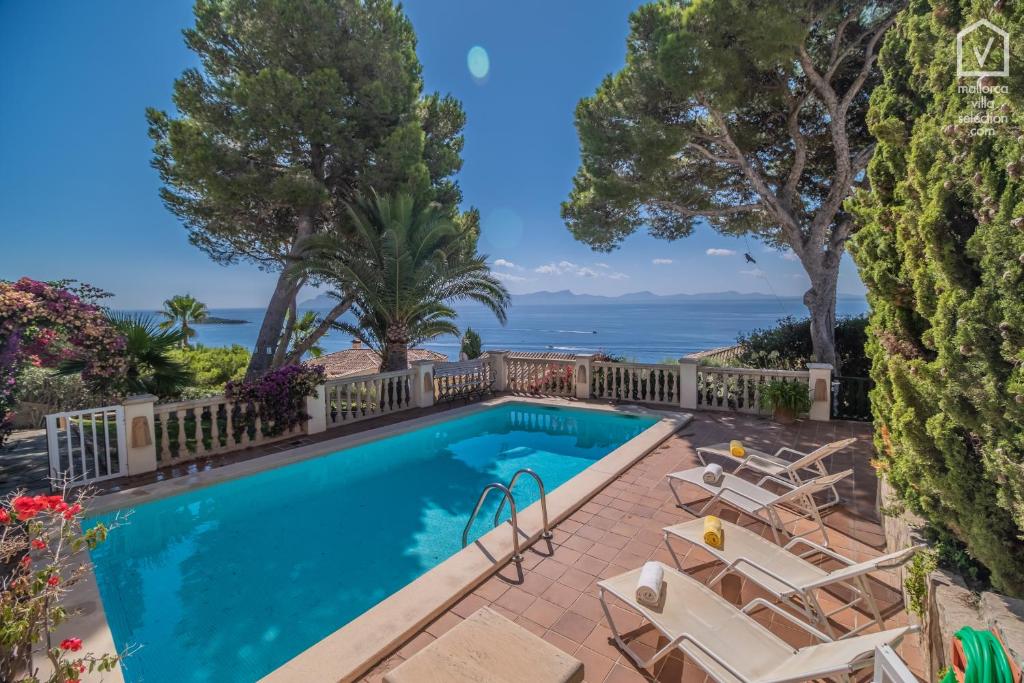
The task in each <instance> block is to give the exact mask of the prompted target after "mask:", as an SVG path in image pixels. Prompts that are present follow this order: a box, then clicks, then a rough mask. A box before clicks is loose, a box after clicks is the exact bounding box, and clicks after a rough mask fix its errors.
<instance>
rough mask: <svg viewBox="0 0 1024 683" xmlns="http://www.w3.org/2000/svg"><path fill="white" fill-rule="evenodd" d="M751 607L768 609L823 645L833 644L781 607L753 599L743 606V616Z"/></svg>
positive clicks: (762, 599)
mask: <svg viewBox="0 0 1024 683" xmlns="http://www.w3.org/2000/svg"><path fill="white" fill-rule="evenodd" d="M753 607H764V608H766V609H770V610H771V611H773V612H775V613H776V614H778V615H781V616H783V617H785V618H786V619H787V620H788V621H789V622H790V623H792V624H793V625H794V626H799V627H800V628H802V629H803V630H805V631H807V632H808V633H810V634H811V635H812V636H814V637H815V638H817V639H818V640H820V641H821V642H823V643H831V642H833V639H832V638H830V637H829V636H827V635H825V634H824V633H822V632H821V631H819V630H818V629H816V628H814V627H813V626H811V625H810V624H806V623H804V622H802V621H800V619H798V618H797V617H795V616H793V615H792V614H790V613H789V612H787V611H786V610H784V609H782V608H781V607H777V606H776V605H773V604H772V603H770V602H768V601H767V600H765V599H764V598H754V599H753V600H751V601H750V602H748V603H747V604H746V605H744V607H743V610H742V611H743V613H744V614H747V615H749V614H750V612H751V611H752V608H753Z"/></svg>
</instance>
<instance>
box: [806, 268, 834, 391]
mask: <svg viewBox="0 0 1024 683" xmlns="http://www.w3.org/2000/svg"><path fill="white" fill-rule="evenodd" d="M826 258H827V256H825V257H823V259H822V260H823V261H824V260H825V259H826ZM809 270H811V271H812V272H809V273H808V274H809V275H810V276H811V288H810V289H809V290H807V292H806V293H805V294H804V304H805V305H806V306H807V310H808V311H810V314H811V349H812V353H813V354H814V360H815V361H816V362H818V363H829V364H830V365H831V366H832V368H833V372H834V373H835V374H839V357H838V356H837V355H836V285H837V284H838V281H839V268H838V264H836V267H829V265H827V264H824V263H823V264H821V266H820V267H818V268H813V269H809Z"/></svg>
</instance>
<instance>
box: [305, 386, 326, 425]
mask: <svg viewBox="0 0 1024 683" xmlns="http://www.w3.org/2000/svg"><path fill="white" fill-rule="evenodd" d="M306 414H307V415H309V419H308V420H306V434H319V433H321V432H326V431H327V387H326V386H324V385H323V384H319V385H317V387H316V396H307V397H306Z"/></svg>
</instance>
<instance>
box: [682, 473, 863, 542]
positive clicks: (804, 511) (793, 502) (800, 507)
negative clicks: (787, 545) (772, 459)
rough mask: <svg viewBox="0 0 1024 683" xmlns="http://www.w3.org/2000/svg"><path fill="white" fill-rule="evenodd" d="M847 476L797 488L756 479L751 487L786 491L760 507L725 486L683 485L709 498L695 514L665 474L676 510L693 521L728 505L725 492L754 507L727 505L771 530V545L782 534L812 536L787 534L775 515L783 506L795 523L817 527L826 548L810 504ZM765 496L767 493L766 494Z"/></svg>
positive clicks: (781, 481)
mask: <svg viewBox="0 0 1024 683" xmlns="http://www.w3.org/2000/svg"><path fill="white" fill-rule="evenodd" d="M851 473H852V470H846V471H844V472H839V473H837V474H829V475H827V476H824V477H817V478H816V479H809V480H807V481H804V482H802V483H800V484H794V483H793V482H791V481H786V480H785V479H780V478H779V477H774V476H772V475H770V474H767V475H765V476H763V477H761V479H759V480H758V481H757V483H756V484H755V485H756V486H758V487H760V488H762V489H763V488H764V486H763V484H764V483H765V482H768V481H771V482H773V483H775V484H778V485H779V486H782V487H783V488H786V489H789V490H788V491H787V492H786V493H783V494H772V495H774V496H775V500H774V501H772V502H771V503H763V502H762V501H759V500H756V499H754V498H751V497H750V496H748V495H746V494H745V493H743V492H742V491H739V490H737V489H735V488H733V487H731V486H729V485H728V484H727V483H725V484H723V485H722V486H720V487H717V489H718V490H717V492H716V491H714V490H711V489H708V488H706V487H705V486H703V485H702V484H700V483H697V482H690V481H686V482H684V483H687V484H693V485H694V486H697V487H698V488H700V489H701V490H702V491H704V492H705V493H708V494H710V495H711V498H710V499H708V501H707V502H706V503H704V505H703V506H701V508H700V509H699V510H696V509H694V508H692V507H691V506H689V505H687V504H686V503H684V502H683V499H682V498H680V497H679V492H678V491H677V490H676V487H675V483H674V482H679V481H683V480H681V479H679V478H678V477H675V476H673V475H672V474H669V475H668V486H669V489H671V490H672V495H673V496H675V499H676V504H677V505H678V506H679V507H680V508H682V509H683V510H685V511H687V512H689V513H690V514H691V515H693V516H695V517H703V516H704V515H705V513H706V512H707V511H708V510H709V509H711V507H712V506H713V505H714V504H715V503H717V502H719V501H721V502H723V503H727V504H728V503H729V500H728V499H726V498H723V497H722V496H723V494H725V493H727V492H728V493H731V494H733V495H736V496H739V497H740V498H744V499H746V500H749V501H750V502H751V503H754V505H756V506H757V509H755V510H753V511H749V510H744V509H743V508H740V507H737V506H735V505H730V507H732V508H733V509H735V510H737V511H739V512H742V513H743V514H745V515H747V516H749V517H752V518H754V519H756V520H757V521H759V522H764V523H766V524H768V525H769V526H771V528H772V534H773V536H774V537H775V542H776V543H777V544H778V545H782V539H781V538H780V536H779V533H780V532H781V533H783V534H787V535H788V536H789V537H790V538H800V537H801V536H806V535H807V534H809V533H812V531H813V530H811V531H806V532H804V533H800V534H797V533H793V532H790V531H788V530H787V529H786V525H785V523H783V521H782V517H781V516H780V515H779V508H780V507H781V506H783V505H786V504H788V505H790V506H791V507H790V508H789V511H790V512H794V513H795V514H797V516H798V517H799V519H805V520H808V521H811V522H814V523H815V525H816V526H817V530H819V531H821V536H822V539H823V540H824V545H825V547H826V548H827V547H828V545H829V540H828V530H827V529H826V528H825V522H823V521H822V519H821V512H820V511H819V509H818V506H817V505H816V504H815V502H814V494H815V493H817V492H818V491H822V490H824V489H826V488H829V487H834V486H835V483H836V482H837V481H839V480H840V479H842V478H843V477H846V476H847V475H849V474H851ZM732 476H735V475H732ZM765 491H768V489H765ZM768 492H769V493H771V492H770V491H768ZM762 512H763V513H764V515H765V516H763V517H762V516H761V515H760V514H759V513H762Z"/></svg>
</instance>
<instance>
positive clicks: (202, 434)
mask: <svg viewBox="0 0 1024 683" xmlns="http://www.w3.org/2000/svg"><path fill="white" fill-rule="evenodd" d="M153 416H154V421H155V428H156V456H157V461H158V463H159V464H160V466H164V465H168V464H171V463H174V462H183V461H186V460H192V459H195V458H202V457H206V456H209V455H220V454H222V453H227V452H229V451H237V450H241V449H243V448H250V447H252V446H259V445H262V444H266V443H270V442H273V441H279V440H281V439H286V438H289V437H294V436H295V435H297V434H302V433H303V432H304V431H305V426H304V424H303V425H297V426H293V427H291V428H288V429H284V430H277V429H275V425H273V424H272V423H266V422H264V420H263V418H262V417H261V416H260V414H259V410H258V407H257V406H255V405H253V404H250V403H235V402H233V401H231V400H229V399H227V398H225V397H224V396H222V395H218V396H210V397H208V398H200V399H196V400H193V401H177V402H174V403H158V404H156V405H155V406H153Z"/></svg>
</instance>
